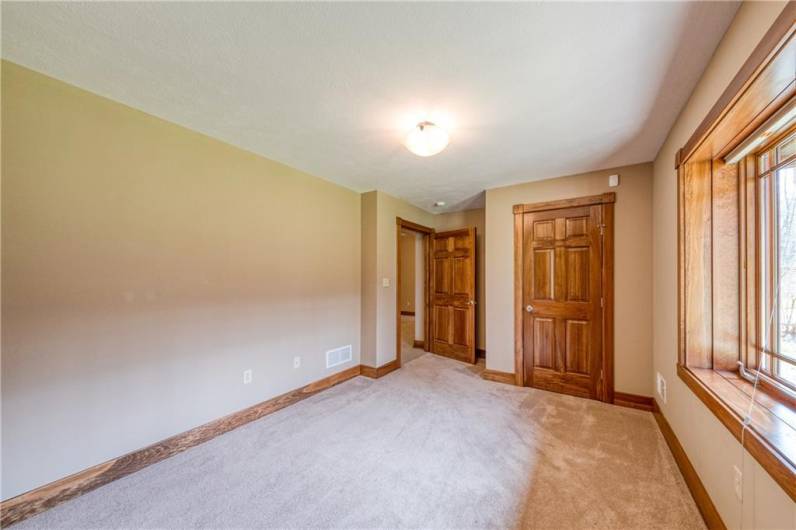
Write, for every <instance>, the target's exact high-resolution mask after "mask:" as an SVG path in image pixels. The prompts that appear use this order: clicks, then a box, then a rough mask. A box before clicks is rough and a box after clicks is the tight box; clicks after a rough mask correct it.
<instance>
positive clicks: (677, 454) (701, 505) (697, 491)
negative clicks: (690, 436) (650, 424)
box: [652, 398, 727, 530]
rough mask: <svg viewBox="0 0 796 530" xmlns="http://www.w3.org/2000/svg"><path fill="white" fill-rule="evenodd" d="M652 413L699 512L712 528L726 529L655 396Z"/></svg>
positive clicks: (706, 523)
mask: <svg viewBox="0 0 796 530" xmlns="http://www.w3.org/2000/svg"><path fill="white" fill-rule="evenodd" d="M652 415H653V416H654V417H655V421H656V422H657V423H658V428H659V429H660V430H661V433H662V434H663V438H664V440H666V444H667V445H668V446H669V450H670V451H671V452H672V456H674V461H675V462H676V463H677V467H679V468H680V473H682V475H683V478H684V479H685V483H686V485H687V486H688V489H689V491H690V492H691V496H692V497H693V498H694V502H696V505H697V508H698V509H699V513H700V514H702V519H704V520H705V525H706V526H707V527H708V528H709V529H711V530H713V529H716V530H726V528H727V527H726V526H725V525H724V521H722V520H721V515H719V511H718V510H717V509H716V506H715V505H714V504H713V501H712V500H711V499H710V495H708V492H707V490H706V489H705V485H704V484H702V480H701V479H700V478H699V475H698V474H697V472H696V469H694V466H693V464H691V461H690V460H689V459H688V455H687V454H686V452H685V449H683V446H682V445H680V440H678V439H677V435H676V434H674V431H673V430H672V427H671V426H670V425H669V422H668V421H666V418H665V417H664V415H663V413H662V412H661V409H660V407H659V406H658V402H657V401H655V399H654V398H653V399H652Z"/></svg>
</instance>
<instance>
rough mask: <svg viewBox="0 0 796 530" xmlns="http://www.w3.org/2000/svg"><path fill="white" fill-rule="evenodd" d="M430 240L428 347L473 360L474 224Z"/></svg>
mask: <svg viewBox="0 0 796 530" xmlns="http://www.w3.org/2000/svg"><path fill="white" fill-rule="evenodd" d="M431 242H432V244H431V249H432V252H431V280H432V281H431V283H432V288H431V311H432V315H431V316H432V325H431V327H432V330H431V351H432V352H434V353H437V354H439V355H445V356H447V357H452V358H454V359H458V360H460V361H465V362H469V363H475V228H463V229H461V230H451V231H448V232H439V233H435V234H433V235H432V239H431Z"/></svg>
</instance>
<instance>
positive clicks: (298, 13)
mask: <svg viewBox="0 0 796 530" xmlns="http://www.w3.org/2000/svg"><path fill="white" fill-rule="evenodd" d="M737 7H738V4H737V3H734V2H733V3H720V2H716V3H708V2H695V3H677V2H671V3H638V2H636V3H183V2H174V3H143V2H141V3H138V2H136V3H90V2H87V3H15V2H3V3H2V55H3V57H4V58H6V59H9V60H11V61H13V62H16V63H19V64H21V65H24V66H27V67H29V68H32V69H34V70H37V71H40V72H43V73H45V74H48V75H51V76H53V77H56V78H58V79H62V80H64V81H66V82H68V83H71V84H74V85H77V86H79V87H82V88H85V89H88V90H90V91H93V92H95V93H98V94H101V95H103V96H107V97H109V98H111V99H114V100H117V101H120V102H123V103H126V104H128V105H130V106H132V107H135V108H138V109H141V110H143V111H145V112H148V113H150V114H154V115H156V116H159V117H162V118H165V119H167V120H170V121H172V122H175V123H178V124H181V125H184V126H186V127H189V128H191V129H194V130H197V131H200V132H203V133H206V134H208V135H210V136H213V137H215V138H218V139H221V140H224V141H226V142H229V143H231V144H234V145H237V146H240V147H242V148H245V149H248V150H251V151H253V152H255V153H259V154H261V155H263V156H266V157H268V158H271V159H274V160H278V161H280V162H283V163H286V164H288V165H291V166H293V167H296V168H299V169H302V170H304V171H307V172H309V173H312V174H315V175H317V176H320V177H322V178H325V179H328V180H331V181H334V182H337V183H340V184H342V185H344V186H347V187H350V188H353V189H355V190H359V191H365V190H371V189H380V190H383V191H386V192H388V193H390V194H393V195H396V196H398V197H402V198H404V199H406V200H408V201H410V202H412V203H414V204H415V205H417V206H420V207H421V208H424V209H428V210H432V211H433V208H432V204H433V202H434V201H437V200H444V201H447V203H448V205H449V206H448V207H447V208H446V209H448V210H453V209H461V208H465V207H468V206H473V205H476V204H477V203H478V201H479V200H480V198H481V196H482V195H481V193H480V192H481V191H483V190H484V189H487V188H491V187H496V186H501V185H506V184H511V183H515V182H521V181H529V180H537V179H543V178H549V177H554V176H560V175H567V174H572V173H577V172H581V171H588V170H592V169H599V168H607V167H612V166H618V165H624V164H630V163H636V162H644V161H649V160H651V159H653V158H654V156H655V154H656V153H657V150H658V149H659V147H660V145H661V144H662V143H663V141H664V139H665V136H666V134H667V132H668V130H669V128H670V126H671V125H672V123H673V122H674V119H675V118H676V116H677V114H678V112H679V111H680V109H681V107H682V106H683V104H684V103H685V101H686V100H687V98H688V96H689V94H690V93H691V90H692V89H693V87H694V85H695V84H696V81H697V80H698V79H699V76H700V74H701V72H702V70H703V69H704V67H705V65H706V64H707V62H708V60H709V58H710V56H711V55H712V53H713V50H714V49H715V47H716V45H717V44H718V41H719V40H720V38H721V36H722V35H723V34H724V31H725V30H726V28H727V26H728V25H729V23H730V21H731V19H732V17H733V16H734V14H735V11H736V9H737ZM428 117H431V119H432V120H433V121H437V123H438V124H440V125H443V126H446V127H447V128H448V129H449V132H450V136H451V143H450V146H449V147H448V148H447V149H446V150H445V151H443V152H442V153H441V154H439V155H436V156H433V157H430V158H420V157H417V156H415V155H413V154H411V153H409V152H408V151H407V150H406V149H405V148H404V147H403V145H402V141H403V138H404V136H405V135H406V133H407V131H408V129H410V128H411V126H412V125H413V124H414V123H416V122H417V121H420V120H421V119H423V118H428Z"/></svg>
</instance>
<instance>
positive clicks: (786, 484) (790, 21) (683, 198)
mask: <svg viewBox="0 0 796 530" xmlns="http://www.w3.org/2000/svg"><path fill="white" fill-rule="evenodd" d="M795 34H796V2H791V3H789V4H788V5H786V6H785V8H784V9H783V11H782V13H781V14H780V16H779V17H778V18H777V20H776V21H775V22H774V24H773V25H772V27H771V28H770V29H769V31H768V32H767V33H766V35H765V36H764V38H763V39H762V41H761V42H760V44H759V45H758V46H757V47H756V48H755V50H754V51H753V53H752V55H751V56H750V57H749V59H748V60H747V61H746V62H745V63H744V65H743V66H742V67H741V69H740V71H739V72H738V74H737V75H736V76H735V78H734V79H733V80H732V81H731V83H730V85H729V86H728V87H727V89H726V90H725V91H724V93H723V94H722V95H721V97H720V98H719V100H718V101H717V102H716V104H715V105H714V106H713V107H712V108H711V110H710V111H709V112H708V114H707V116H706V117H705V119H704V120H703V121H702V123H701V124H700V125H699V126H698V127H697V129H696V130H695V131H694V133H693V135H692V136H691V137H690V138H689V140H688V141H687V142H686V143H685V144H684V145H683V147H682V148H681V149H680V150H679V151H678V152H677V155H676V157H675V167H676V168H677V170H678V179H677V186H678V194H677V201H678V204H677V208H678V214H677V219H678V241H677V245H678V258H677V259H678V262H677V274H678V280H677V285H678V302H677V307H678V341H677V343H678V356H677V374H678V377H679V378H680V379H681V380H682V381H683V382H685V384H686V385H687V386H688V387H689V389H690V390H691V391H692V392H694V394H695V395H696V396H697V397H698V398H699V399H700V400H701V401H702V402H703V403H704V404H705V405H706V406H707V408H708V409H709V410H710V411H711V412H712V413H713V414H714V415H715V416H716V417H717V418H718V419H719V421H720V422H721V423H722V424H723V425H724V426H725V427H726V428H727V429H728V430H729V431H730V432H731V433H732V435H733V436H734V437H735V438H736V439H738V440H739V442H740V443H741V444H742V445H743V447H744V448H746V450H747V451H749V453H750V454H751V455H752V456H753V457H754V458H755V459H756V460H757V461H758V462H759V463H760V465H761V466H762V467H763V468H764V469H765V470H766V471H767V472H768V473H769V474H770V475H771V477H772V478H773V479H774V480H775V481H776V482H777V483H778V484H779V485H780V487H782V488H783V490H784V491H785V492H786V493H787V494H788V495H789V496H790V497H791V498H792V499H793V500H794V501H796V407H794V400H793V399H792V398H790V397H789V396H786V395H784V394H783V393H781V392H777V391H776V389H774V388H772V387H771V385H768V384H766V383H765V382H760V383H758V385H757V388H756V389H755V388H754V385H753V384H752V383H749V382H748V381H746V380H745V379H744V378H743V377H741V376H740V374H739V371H738V368H737V362H738V361H739V360H742V361H743V362H745V363H747V365H751V363H752V362H755V363H756V348H757V347H758V346H757V344H758V341H757V337H758V333H759V332H760V330H759V329H758V328H759V325H758V324H759V323H758V322H757V321H756V320H757V307H759V304H760V300H759V288H758V282H757V275H758V273H759V271H758V270H757V269H758V268H759V261H758V250H757V247H758V241H759V240H760V239H759V238H760V234H759V230H760V227H759V223H758V222H757V221H756V220H755V221H754V222H750V219H753V218H755V219H756V211H757V210H756V209H757V203H756V201H757V200H758V199H759V196H758V190H757V165H756V164H757V160H756V156H755V157H747V158H746V159H744V160H741V162H739V163H738V164H735V165H731V164H727V163H725V162H724V160H723V157H724V156H726V155H727V154H728V153H730V152H731V151H732V150H733V149H735V148H736V147H737V146H738V145H739V144H741V142H743V141H744V140H746V139H747V137H749V136H750V135H751V134H752V133H753V132H754V131H755V130H756V129H757V128H758V127H759V126H760V125H761V124H763V123H765V122H766V120H768V119H769V118H770V117H771V116H772V115H774V114H775V113H776V112H778V111H779V110H780V109H781V108H782V107H784V105H786V104H788V102H789V101H790V100H792V99H793V98H794V97H796V75H794V66H793V64H794V59H793V57H796V37H795V36H794V35H795ZM750 159H752V160H750ZM735 275H737V278H738V282H737V287H735V286H734V284H733V281H732V278H733V277H734V276H735ZM728 295H729V296H728ZM753 398H754V401H755V403H754V406H753V407H750V404H751V400H752V399H753ZM750 412H751V414H749V413H750ZM748 414H749V415H750V419H749V421H748V423H745V422H744V418H745V417H746V416H747V415H748Z"/></svg>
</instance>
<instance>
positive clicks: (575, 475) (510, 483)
mask: <svg viewBox="0 0 796 530" xmlns="http://www.w3.org/2000/svg"><path fill="white" fill-rule="evenodd" d="M478 371H479V368H477V367H474V366H469V365H465V364H462V363H459V362H457V361H452V360H448V359H444V358H441V357H437V356H435V355H431V354H426V355H423V356H422V357H420V358H419V359H416V360H414V361H412V362H410V363H407V364H406V365H405V366H404V367H403V368H402V369H401V370H398V371H395V372H393V373H391V374H389V375H387V376H385V377H383V378H382V379H378V380H372V379H366V378H363V377H357V378H355V379H353V380H350V381H348V382H346V383H343V384H341V385H339V386H336V387H334V388H332V389H329V390H327V391H325V392H322V393H320V394H317V395H315V396H313V397H311V398H309V399H307V400H305V401H302V402H300V403H298V404H296V405H293V406H291V407H288V408H286V409H283V410H281V411H279V412H277V413H275V414H272V415H270V416H267V417H265V418H262V419H260V420H258V421H256V422H253V423H250V424H248V425H246V426H244V427H241V428H239V429H237V430H235V431H232V432H230V433H227V434H225V435H222V436H219V437H218V438H215V439H213V440H211V441H210V442H208V443H205V444H203V445H200V446H197V447H195V448H193V449H191V450H188V451H186V452H184V453H182V454H179V455H177V456H175V457H173V458H169V459H167V460H165V461H163V462H160V463H159V464H156V465H153V466H150V467H148V468H146V469H144V470H142V471H140V472H138V473H135V474H133V475H130V476H128V477H126V478H123V479H121V480H118V481H116V482H113V483H111V484H109V485H107V486H105V487H102V488H99V489H97V490H95V491H93V492H91V493H88V494H86V495H84V496H82V497H79V498H77V499H74V500H73V501H70V502H68V503H65V504H63V505H61V506H58V507H56V508H54V509H52V510H50V511H48V512H45V513H43V514H41V515H39V516H36V517H34V518H31V519H29V520H28V521H25V522H23V523H20V524H19V525H17V526H16V528H17V529H18V530H22V529H23V528H130V529H131V528H568V529H569V528H624V529H631V528H634V529H635V528H637V529H651V528H667V529H673V528H703V525H702V521H701V519H700V517H699V514H698V512H697V510H696V507H695V505H694V503H693V501H692V499H691V497H690V496H689V494H688V491H687V490H686V487H685V485H684V482H683V480H682V477H681V476H680V475H679V474H678V471H677V468H676V466H675V464H674V461H673V460H672V457H671V455H670V453H669V451H668V449H667V447H666V445H665V443H664V441H663V438H662V437H661V435H660V433H659V432H658V430H657V427H656V425H655V423H654V420H653V418H652V416H651V415H650V414H649V413H645V412H640V411H636V410H630V409H624V408H620V407H615V406H612V405H605V404H602V403H597V402H594V401H588V400H583V399H577V398H572V397H568V396H561V395H557V394H552V393H548V392H543V391H538V390H532V389H526V388H517V387H512V386H508V385H503V384H500V383H492V382H488V381H484V380H482V379H481V378H480V377H478V374H477V372H478Z"/></svg>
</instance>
